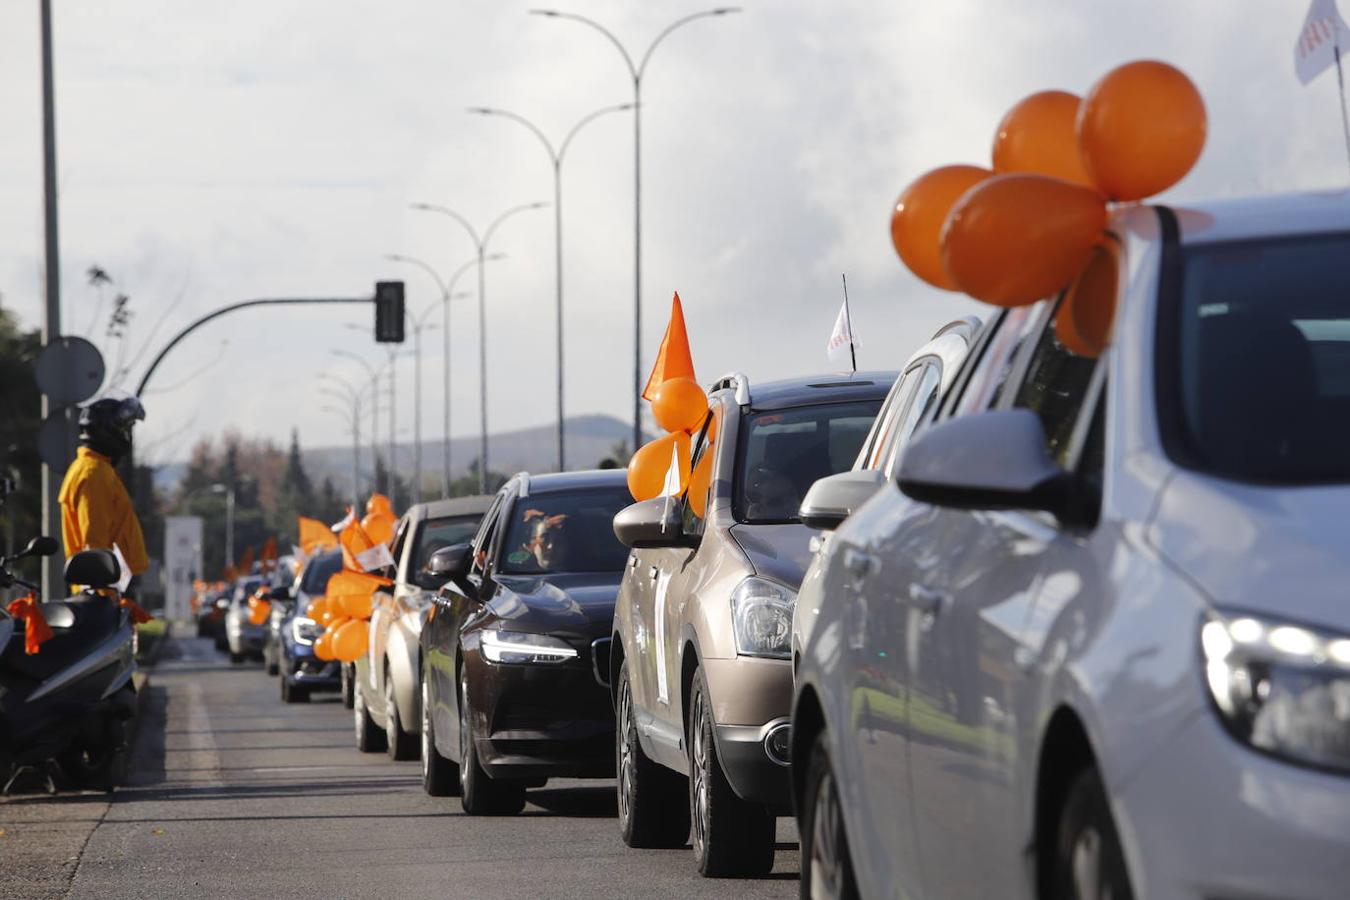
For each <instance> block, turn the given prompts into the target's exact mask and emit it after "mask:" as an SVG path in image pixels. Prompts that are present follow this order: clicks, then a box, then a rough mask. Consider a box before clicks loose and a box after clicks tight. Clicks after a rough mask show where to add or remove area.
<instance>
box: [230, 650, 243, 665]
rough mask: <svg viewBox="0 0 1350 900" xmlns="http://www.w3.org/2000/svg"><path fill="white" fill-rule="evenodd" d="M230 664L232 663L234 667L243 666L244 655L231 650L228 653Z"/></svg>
mask: <svg viewBox="0 0 1350 900" xmlns="http://www.w3.org/2000/svg"><path fill="white" fill-rule="evenodd" d="M230 662H231V663H233V664H234V665H236V666H240V665H243V664H244V654H242V653H235V652H234V651H233V650H231V651H230Z"/></svg>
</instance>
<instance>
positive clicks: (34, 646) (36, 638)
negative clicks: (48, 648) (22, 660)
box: [9, 594, 52, 656]
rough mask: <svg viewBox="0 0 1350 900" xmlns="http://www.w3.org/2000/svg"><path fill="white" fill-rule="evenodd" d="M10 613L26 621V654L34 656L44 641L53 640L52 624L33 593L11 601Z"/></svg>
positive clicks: (24, 637)
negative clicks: (49, 623) (48, 621)
mask: <svg viewBox="0 0 1350 900" xmlns="http://www.w3.org/2000/svg"><path fill="white" fill-rule="evenodd" d="M9 614H10V615H11V616H13V617H14V618H15V619H17V620H19V621H20V622H24V623H25V625H24V634H23V652H24V655H26V656H32V655H33V654H34V653H37V652H38V648H39V647H41V646H42V644H43V643H44V642H46V641H49V640H51V637H52V629H51V626H50V625H48V624H47V617H46V616H44V615H43V614H42V606H41V605H39V603H38V602H37V598H36V597H34V596H33V595H32V594H29V595H28V596H27V597H20V598H19V599H18V600H15V601H13V602H12V603H10V604H9Z"/></svg>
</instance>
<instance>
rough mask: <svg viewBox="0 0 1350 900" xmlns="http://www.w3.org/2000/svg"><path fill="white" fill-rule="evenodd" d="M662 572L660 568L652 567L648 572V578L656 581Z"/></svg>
mask: <svg viewBox="0 0 1350 900" xmlns="http://www.w3.org/2000/svg"><path fill="white" fill-rule="evenodd" d="M660 572H661V570H660V569H659V568H657V567H656V566H652V567H651V568H650V569H648V570H647V577H648V578H651V579H655V578H656V576H657V575H658V574H660Z"/></svg>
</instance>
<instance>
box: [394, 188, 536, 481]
mask: <svg viewBox="0 0 1350 900" xmlns="http://www.w3.org/2000/svg"><path fill="white" fill-rule="evenodd" d="M411 206H412V208H413V209H415V210H418V211H419V212H434V213H440V214H441V215H443V216H449V217H450V218H452V219H454V220H455V221H456V222H458V223H459V224H460V226H461V227H463V229H464V230H465V231H466V232H467V233H468V235H469V240H470V241H472V242H473V244H474V246H475V247H476V248H477V250H478V259H477V263H478V405H479V417H480V420H481V428H480V432H481V433H480V434H479V437H478V441H479V447H478V491H479V493H482V494H486V493H487V473H488V418H487V415H488V414H487V277H486V274H485V269H484V266H483V263H484V262H486V261H487V248H488V242H489V241H491V240H492V235H493V232H495V231H496V230H497V228H498V226H500V225H501V224H502V223H503V222H505V221H506V220H507V219H509V218H510V217H511V216H514V215H515V214H516V213H521V212H525V211H526V210H529V209H543V208H544V207H546V206H548V204H547V203H524V204H522V205H520V206H513V207H511V208H510V209H508V210H507V211H506V212H504V213H502V214H501V215H499V216H498V217H497V218H495V219H493V220H492V224H491V225H489V226H488V227H487V229H486V230H484V232H483V236H482V237H479V236H478V231H477V229H475V228H474V227H473V225H472V224H471V223H470V222H469V220H468V219H466V218H465V217H464V216H462V215H460V214H459V213H457V212H455V211H454V210H453V209H450V208H449V207H448V206H440V205H437V204H435V203H413V204H411Z"/></svg>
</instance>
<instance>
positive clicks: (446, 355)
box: [385, 253, 506, 497]
mask: <svg viewBox="0 0 1350 900" xmlns="http://www.w3.org/2000/svg"><path fill="white" fill-rule="evenodd" d="M505 257H506V254H504V253H493V254H492V255H490V256H488V257H487V260H486V261H487V262H492V261H494V260H498V259H504V258H505ZM385 259H388V260H392V261H394V262H401V263H408V264H409V265H413V266H417V267H418V268H419V269H421V270H422V271H424V272H426V273H427V274H428V275H430V276H431V277H432V279H433V280H434V281H435V282H436V286H437V287H438V288H440V289H441V303H442V304H443V307H444V315H443V317H442V325H441V330H442V332H443V334H442V335H441V337H442V341H443V344H444V346H443V349H442V369H443V370H444V373H445V374H444V379H443V382H444V383H443V384H442V385H441V406H442V410H443V412H444V414H445V430H444V432H443V434H442V437H441V457H442V458H441V464H442V467H443V471H442V473H441V488H442V490H441V495H442V496H444V497H449V496H450V301H451V300H453V299H455V297H456V296H459V295H456V294H455V285H456V284H458V283H459V278H460V276H461V275H463V274H464V273H465V272H467V271H469V269H471V268H473V267H474V266H475V265H477V264H478V258H477V257H474V258H473V259H471V260H468V261H467V262H465V263H464V265H462V266H460V267H459V268H458V269H456V270H455V274H454V275H451V276H450V280H449V281H448V282H447V281H446V280H445V279H443V278H441V276H440V273H438V272H437V271H436V270H435V269H434V268H433V267H432V266H431V264H430V263H427V262H425V261H423V260H420V259H417V258H416V257H412V256H404V255H402V254H401V253H386V254H385ZM418 365H419V367H420V365H421V363H418ZM419 409H420V407H419Z"/></svg>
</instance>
